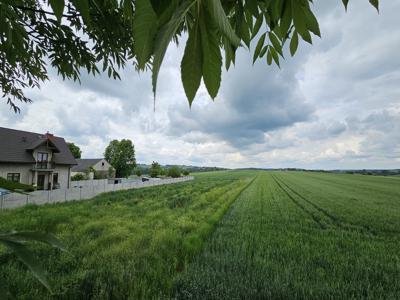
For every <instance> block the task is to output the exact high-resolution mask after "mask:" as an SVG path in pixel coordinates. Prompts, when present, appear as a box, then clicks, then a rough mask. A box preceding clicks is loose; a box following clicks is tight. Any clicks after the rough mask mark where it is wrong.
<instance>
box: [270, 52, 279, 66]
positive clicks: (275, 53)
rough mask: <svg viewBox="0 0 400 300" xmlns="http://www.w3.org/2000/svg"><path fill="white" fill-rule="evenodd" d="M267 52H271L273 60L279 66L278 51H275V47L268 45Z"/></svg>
mask: <svg viewBox="0 0 400 300" xmlns="http://www.w3.org/2000/svg"><path fill="white" fill-rule="evenodd" d="M269 53H271V56H272V58H273V60H274V61H275V63H276V65H277V66H278V67H279V68H280V67H281V66H280V64H279V56H278V53H277V52H276V51H275V49H274V48H273V47H269Z"/></svg>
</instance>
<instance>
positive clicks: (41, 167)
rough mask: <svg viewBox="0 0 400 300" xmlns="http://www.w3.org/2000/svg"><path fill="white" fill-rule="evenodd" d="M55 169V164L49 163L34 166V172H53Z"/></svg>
mask: <svg viewBox="0 0 400 300" xmlns="http://www.w3.org/2000/svg"><path fill="white" fill-rule="evenodd" d="M54 168H55V165H54V163H53V162H49V161H38V162H36V164H34V165H32V170H33V171H53V170H54Z"/></svg>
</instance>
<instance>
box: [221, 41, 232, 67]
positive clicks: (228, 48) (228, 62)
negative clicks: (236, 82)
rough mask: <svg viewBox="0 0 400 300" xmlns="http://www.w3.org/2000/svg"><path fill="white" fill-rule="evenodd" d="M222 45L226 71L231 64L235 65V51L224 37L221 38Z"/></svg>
mask: <svg viewBox="0 0 400 300" xmlns="http://www.w3.org/2000/svg"><path fill="white" fill-rule="evenodd" d="M222 43H223V44H224V49H225V68H226V70H227V71H228V70H229V67H230V65H231V63H233V64H235V51H234V49H233V48H232V44H231V43H230V42H229V40H228V39H227V38H226V37H222Z"/></svg>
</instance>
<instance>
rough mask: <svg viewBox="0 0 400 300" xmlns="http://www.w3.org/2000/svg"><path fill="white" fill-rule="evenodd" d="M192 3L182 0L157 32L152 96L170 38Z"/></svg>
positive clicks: (190, 0) (192, 0) (189, 0)
mask: <svg viewBox="0 0 400 300" xmlns="http://www.w3.org/2000/svg"><path fill="white" fill-rule="evenodd" d="M194 3H196V1H194V0H187V1H184V2H183V3H182V4H181V5H180V6H179V7H178V9H177V10H176V11H175V12H174V14H173V15H172V17H171V19H170V21H169V22H168V23H166V24H165V25H164V26H163V27H162V28H161V30H160V31H159V32H158V34H157V37H156V41H155V46H154V59H153V74H152V84H153V93H154V97H155V96H156V91H157V79H158V73H159V72H160V68H161V64H162V62H163V60H164V56H165V52H166V51H167V48H168V45H169V43H170V42H171V40H172V38H173V37H174V35H175V34H176V31H177V30H178V28H179V26H180V25H181V23H182V21H183V18H184V17H185V16H186V14H187V12H188V11H189V9H190V8H191V7H192V5H193V4H194Z"/></svg>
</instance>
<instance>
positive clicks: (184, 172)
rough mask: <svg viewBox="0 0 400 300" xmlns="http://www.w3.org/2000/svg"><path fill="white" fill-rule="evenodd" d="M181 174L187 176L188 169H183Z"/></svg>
mask: <svg viewBox="0 0 400 300" xmlns="http://www.w3.org/2000/svg"><path fill="white" fill-rule="evenodd" d="M182 174H183V175H185V176H188V175H189V174H190V173H189V171H188V170H184V171H183V172H182Z"/></svg>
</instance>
